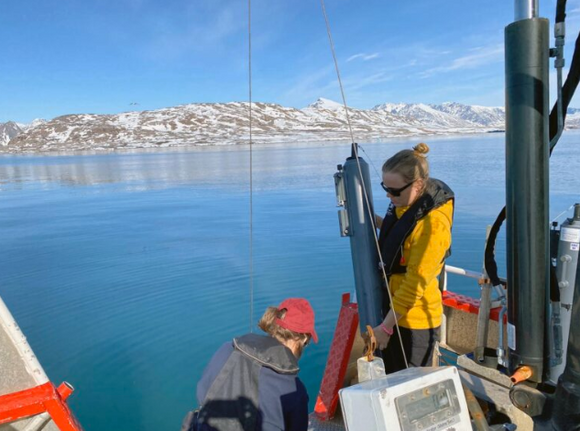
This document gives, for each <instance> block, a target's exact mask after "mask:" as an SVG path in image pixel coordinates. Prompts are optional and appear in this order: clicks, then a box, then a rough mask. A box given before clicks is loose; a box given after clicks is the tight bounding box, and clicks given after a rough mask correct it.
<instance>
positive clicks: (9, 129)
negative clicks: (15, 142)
mask: <svg viewBox="0 0 580 431" xmlns="http://www.w3.org/2000/svg"><path fill="white" fill-rule="evenodd" d="M22 131H23V130H22V128H21V127H20V126H19V125H18V124H17V123H15V122H14V121H8V122H7V123H0V148H2V147H6V146H7V145H8V142H10V140H11V139H12V138H14V137H15V136H17V135H19V134H21V133H22Z"/></svg>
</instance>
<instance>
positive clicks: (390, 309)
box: [374, 143, 454, 373]
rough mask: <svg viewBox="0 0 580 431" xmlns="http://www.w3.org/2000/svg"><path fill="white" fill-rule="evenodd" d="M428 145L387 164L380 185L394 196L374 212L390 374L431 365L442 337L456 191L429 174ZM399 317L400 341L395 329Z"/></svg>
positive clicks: (380, 332)
mask: <svg viewBox="0 0 580 431" xmlns="http://www.w3.org/2000/svg"><path fill="white" fill-rule="evenodd" d="M428 152H429V147H428V146H427V144H424V143H420V144H418V145H417V146H415V147H413V149H412V150H402V151H399V152H398V153H397V154H395V155H394V156H393V157H391V158H390V159H388V160H387V161H386V162H385V164H384V165H383V169H382V171H383V172H382V173H383V182H382V183H381V185H382V186H383V188H384V189H385V191H386V192H387V197H388V198H389V199H391V204H390V205H389V208H388V210H387V214H386V215H385V217H384V218H381V217H379V216H376V221H377V226H378V227H379V228H380V235H379V244H380V248H381V255H382V259H383V263H384V265H385V272H386V275H387V280H388V283H386V287H387V288H388V289H390V292H391V296H392V299H393V302H392V304H391V303H390V301H389V295H388V294H387V292H384V295H383V297H384V300H383V316H384V320H383V322H382V323H381V324H380V325H379V326H377V327H376V328H374V332H375V336H376V338H377V342H378V344H379V348H381V349H384V350H383V359H384V360H385V368H386V371H387V373H393V372H395V371H399V370H402V369H404V368H405V359H404V357H403V354H402V352H401V344H402V345H403V346H404V349H405V356H406V359H407V362H408V364H409V366H415V367H420V366H429V365H431V363H432V358H433V350H434V347H435V342H436V341H438V340H439V333H440V326H441V315H442V314H443V303H442V299H441V292H440V290H439V282H438V279H437V277H438V276H439V274H440V273H441V270H442V268H443V264H444V261H445V258H446V257H447V256H448V255H449V254H450V247H451V226H452V224H453V205H454V195H453V191H452V190H451V189H450V188H449V187H448V186H447V185H446V184H445V183H444V182H442V181H439V180H436V179H434V178H429V163H428V161H427V153H428ZM395 321H398V324H399V329H400V332H401V339H402V343H401V341H400V340H399V334H398V333H397V330H396V328H395Z"/></svg>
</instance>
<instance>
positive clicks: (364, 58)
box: [346, 52, 380, 63]
mask: <svg viewBox="0 0 580 431" xmlns="http://www.w3.org/2000/svg"><path fill="white" fill-rule="evenodd" d="M379 57H380V55H379V53H378V52H375V53H373V54H367V53H365V52H361V53H359V54H355V55H351V56H350V57H349V58H347V59H346V62H347V63H348V62H350V61H353V60H356V59H357V58H360V59H361V60H362V61H369V60H373V59H375V58H379Z"/></svg>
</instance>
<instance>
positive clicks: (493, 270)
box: [484, 207, 505, 286]
mask: <svg viewBox="0 0 580 431" xmlns="http://www.w3.org/2000/svg"><path fill="white" fill-rule="evenodd" d="M504 220H505V207H503V209H502V210H501V211H500V213H499V214H498V216H497V218H496V219H495V222H494V224H493V226H492V227H491V230H490V231H489V236H488V237H487V244H486V245H485V260H484V264H485V272H487V276H488V277H489V280H490V281H491V284H492V285H493V286H499V285H500V284H501V281H500V279H499V276H498V273H497V263H496V262H495V243H496V240H497V234H498V232H499V229H500V228H501V225H502V223H503V222H504Z"/></svg>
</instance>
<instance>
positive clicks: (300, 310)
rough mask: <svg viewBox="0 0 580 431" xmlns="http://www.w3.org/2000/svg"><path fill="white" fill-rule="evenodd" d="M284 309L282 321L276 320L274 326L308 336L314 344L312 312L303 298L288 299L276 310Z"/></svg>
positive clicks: (316, 337) (316, 336)
mask: <svg viewBox="0 0 580 431" xmlns="http://www.w3.org/2000/svg"><path fill="white" fill-rule="evenodd" d="M283 308H285V309H286V314H285V315H284V317H283V318H282V319H276V324H278V326H281V327H282V328H286V329H289V330H291V331H294V332H298V333H300V334H309V335H310V336H311V337H312V339H313V340H314V342H315V343H318V335H316V331H315V330H314V310H313V309H312V307H311V306H310V303H309V302H308V301H307V300H306V299H304V298H288V299H285V300H284V301H282V303H281V304H280V305H278V309H279V310H282V309H283Z"/></svg>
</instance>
